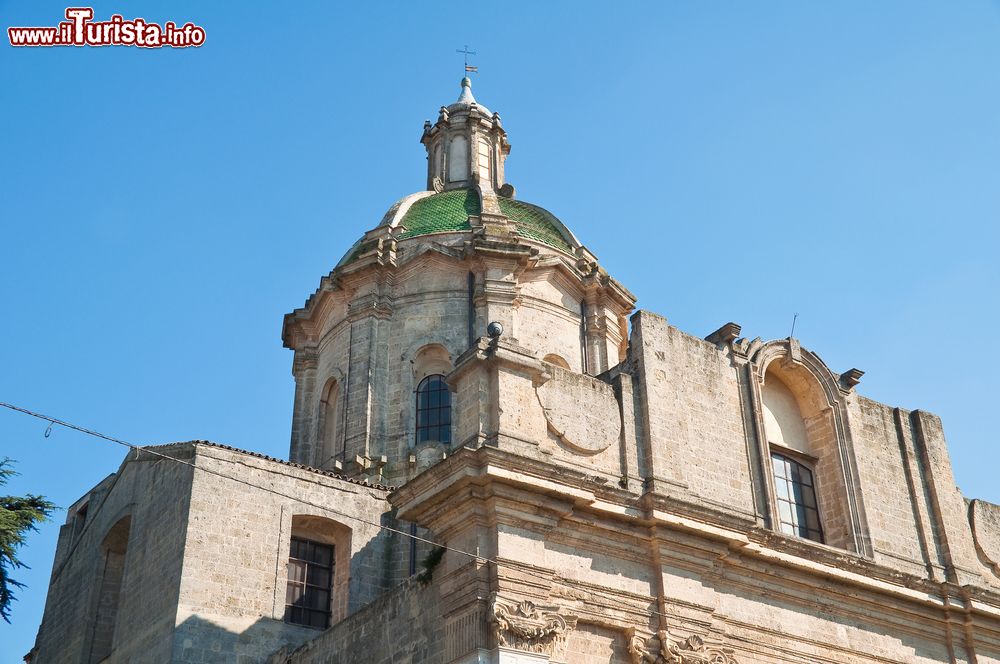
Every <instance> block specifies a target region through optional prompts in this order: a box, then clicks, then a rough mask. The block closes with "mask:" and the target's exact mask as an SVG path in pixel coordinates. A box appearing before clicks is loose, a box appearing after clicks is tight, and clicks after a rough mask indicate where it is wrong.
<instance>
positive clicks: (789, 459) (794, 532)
mask: <svg viewBox="0 0 1000 664" xmlns="http://www.w3.org/2000/svg"><path fill="white" fill-rule="evenodd" d="M768 447H769V455H768V456H769V459H768V460H769V466H770V473H771V481H772V486H773V488H774V494H773V498H774V513H775V515H776V517H777V523H775V524H774V530H775V531H776V532H778V533H781V534H782V535H787V536H789V537H797V538H799V539H804V540H808V541H810V542H816V543H818V544H825V543H826V535H825V533H824V531H823V510H822V508H821V507H820V504H819V490H818V488H817V486H816V463H817V460H816V459H814V458H812V457H810V456H809V455H807V454H803V453H801V452H798V451H796V450H793V449H791V448H788V447H784V446H778V445H775V444H773V443H771V444H770V445H769V446H768ZM776 459H781V460H782V461H783V462H784V463H785V468H786V472H787V473H788V476H787V477H786V476H779V475H778V472H777V470H776V468H775V460H776ZM796 468H798V469H800V471H805V473H806V476H807V477H808V480H809V482H808V483H804V482H801V481H800V480H799V479H797V478H795V477H793V475H794V474H795V473H794V470H795V469H796ZM799 475H800V477H801V472H800V473H799ZM781 484H783V485H784V489H785V494H786V495H785V496H782V488H781V486H780V485H781ZM797 487H798V488H799V491H798V492H796V488H797ZM806 490H808V494H811V501H812V505H809V504H808V503H809V500H808V499H805V496H807V495H808V494H807V493H806V492H805V491H806ZM800 501H801V502H800ZM782 503H786V504H787V505H788V513H789V520H787V521H786V520H785V518H784V517H783V515H782V512H781V504H782ZM810 511H811V512H813V513H814V514H815V519H816V526H815V528H813V527H811V526H810V525H809V522H808V516H807V515H806V513H808V512H810ZM800 518H804V519H805V522H804V523H799V519H800ZM786 526H787V527H788V528H789V529H791V531H789V530H786V529H785V527H786Z"/></svg>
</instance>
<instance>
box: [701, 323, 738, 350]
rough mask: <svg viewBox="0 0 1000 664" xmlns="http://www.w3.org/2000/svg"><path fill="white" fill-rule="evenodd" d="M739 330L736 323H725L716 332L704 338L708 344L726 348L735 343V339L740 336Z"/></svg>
mask: <svg viewBox="0 0 1000 664" xmlns="http://www.w3.org/2000/svg"><path fill="white" fill-rule="evenodd" d="M741 329H742V328H741V327H740V326H739V325H737V324H736V323H726V324H725V325H723V326H722V327H720V328H719V329H718V330H716V331H715V332H712V333H711V334H710V335H708V336H707V337H705V341H707V342H708V343H710V344H716V345H725V346H728V345H730V344H732V343H733V342H734V341H736V339H737V337H739V336H740V330H741Z"/></svg>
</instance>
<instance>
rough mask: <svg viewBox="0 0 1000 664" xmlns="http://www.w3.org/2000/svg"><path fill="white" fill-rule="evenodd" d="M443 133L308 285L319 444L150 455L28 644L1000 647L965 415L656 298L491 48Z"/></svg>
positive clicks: (293, 328) (283, 648) (310, 404)
mask: <svg viewBox="0 0 1000 664" xmlns="http://www.w3.org/2000/svg"><path fill="white" fill-rule="evenodd" d="M421 142H422V143H423V145H424V146H425V148H426V150H427V155H428V160H427V164H428V167H427V186H426V190H425V191H422V192H419V193H415V194H412V195H409V196H406V197H404V198H402V199H401V200H399V201H398V202H397V203H396V204H395V205H393V206H392V207H391V208H390V209H389V211H388V212H387V213H386V214H385V216H384V218H383V219H382V221H381V222H380V223H379V224H378V225H377V226H376V227H375V228H373V229H372V230H370V231H368V232H367V233H365V234H364V235H363V236H362V237H361V238H360V239H359V240H358V241H357V242H356V243H355V245H354V246H353V247H351V248H350V250H349V251H348V252H347V254H346V255H345V256H344V257H343V259H341V261H340V262H339V263H338V264H337V266H336V267H335V268H334V269H333V270H332V271H331V272H330V273H329V274H328V275H327V276H325V277H323V278H322V280H321V282H320V286H319V288H318V289H317V290H316V292H315V293H313V294H312V295H311V296H310V297H309V299H308V300H307V301H306V303H305V305H304V306H303V307H302V308H300V309H296V310H295V311H293V312H292V313H290V314H288V315H287V316H286V317H285V321H284V327H283V331H282V336H283V340H284V343H285V345H286V346H287V347H288V348H290V349H291V350H293V351H294V360H293V369H292V372H293V375H294V378H295V401H294V415H293V422H292V431H291V446H290V451H289V460H287V461H285V460H279V459H274V458H269V457H264V456H262V455H259V454H255V453H251V452H247V451H243V450H238V449H234V448H230V447H226V446H222V445H217V444H213V443H209V442H205V441H192V442H187V443H175V444H170V445H162V446H157V447H149V448H142V449H140V450H136V451H133V452H132V453H130V454H129V455H128V456H127V457H126V459H125V460H124V461H123V463H122V465H121V466H120V467H119V468H118V470H117V471H116V472H115V473H113V474H112V475H110V476H109V477H108V478H107V479H105V480H104V481H102V482H101V483H100V484H98V485H97V486H96V487H94V489H92V490H91V491H89V492H88V493H87V494H86V495H85V496H84V497H82V498H81V499H80V500H79V501H78V502H77V503H76V504H75V505H73V506H72V507H71V508H70V509H69V510H68V511H67V512H68V515H67V522H66V524H65V525H64V526H63V528H62V530H61V532H60V537H59V543H58V547H57V552H56V556H55V562H54V565H53V571H52V578H51V582H50V586H49V591H48V599H47V602H46V608H45V615H44V618H43V621H42V624H41V626H40V628H39V632H38V637H37V640H36V645H35V648H34V649H33V650H32V651H31V653H29V654H28V655H27V656H26V658H25V659H26V661H29V662H31V664H48V663H66V662H74V663H81V664H96V663H97V662H226V663H233V664H250V663H261V664H264V663H267V664H307V663H317V664H319V663H337V662H345V663H353V662H365V663H371V664H501V663H502V664H535V663H540V662H556V663H562V664H778V663H782V664H792V663H795V664H801V663H807V662H808V663H814V662H823V663H826V662H830V663H833V662H838V663H848V662H850V663H855V662H857V663H872V664H875V663H879V664H884V663H888V662H908V663H909V662H913V663H930V662H963V663H968V664H973V663H976V664H986V663H989V662H1000V507H998V506H996V505H993V504H990V503H987V502H984V501H980V500H970V499H967V498H965V497H963V496H962V495H961V493H960V492H959V491H958V489H957V488H956V486H955V482H954V478H953V476H952V470H951V465H950V461H949V458H948V450H947V446H946V443H945V439H944V435H943V430H942V426H941V422H940V420H939V419H938V418H937V417H935V416H934V415H932V414H930V413H927V412H924V411H907V410H904V409H901V408H896V407H893V406H889V405H884V404H881V403H877V402H875V401H872V400H870V399H867V398H865V397H864V396H862V395H861V394H859V393H858V389H857V387H858V385H859V382H860V380H861V377H862V372H861V371H859V370H857V369H851V368H849V369H846V370H834V369H831V368H830V367H828V366H827V365H826V364H825V363H824V362H823V361H822V360H821V359H820V357H819V355H817V354H816V353H815V352H814V351H813V350H811V349H808V348H804V347H802V346H801V344H800V343H799V341H798V340H797V339H795V338H786V339H776V340H771V341H762V340H761V339H759V338H758V339H752V340H750V339H747V338H745V337H743V336H741V330H740V326H739V325H737V324H735V323H726V324H725V325H722V326H721V327H719V329H718V330H716V331H714V332H712V333H711V334H709V335H707V336H706V337H698V336H692V335H690V334H687V333H685V332H683V331H681V330H679V329H677V328H675V327H673V326H671V325H670V324H669V323H668V322H667V321H666V320H665V319H664V318H663V317H661V316H658V315H656V314H654V313H650V312H647V311H638V312H635V313H634V309H635V297H634V296H633V295H632V294H631V293H630V292H629V291H628V290H627V289H626V288H625V287H624V286H623V285H622V284H620V283H618V282H617V281H616V280H615V279H614V278H613V277H611V276H610V275H609V274H608V273H607V272H606V271H605V270H604V269H603V268H602V267H601V266H600V264H599V263H598V261H597V258H596V257H595V256H594V254H592V253H591V252H590V251H589V250H588V249H587V248H586V247H584V246H583V245H582V244H581V243H580V242H579V240H578V239H577V238H576V237H575V236H574V235H573V234H572V233H571V232H570V230H569V229H568V228H567V227H566V226H565V225H564V224H563V223H562V222H561V221H560V220H559V219H557V218H556V217H555V216H554V215H552V214H551V213H549V212H548V211H547V210H545V209H544V208H541V207H539V206H537V205H534V204H530V203H527V202H524V201H521V200H519V199H518V198H517V197H516V192H515V190H514V188H513V187H512V186H511V185H510V184H509V183H507V182H506V178H505V161H506V157H507V155H508V154H509V152H510V144H509V143H508V140H507V134H506V132H505V130H504V128H503V125H502V123H501V120H500V116H499V115H497V114H496V113H493V112H491V111H490V110H489V109H487V108H486V107H485V106H483V105H482V104H480V103H478V102H477V100H476V99H475V97H474V96H473V94H472V89H471V82H470V81H469V80H468V79H464V80H463V81H462V88H461V95H460V97H459V99H458V100H457V101H456V102H455V103H453V104H450V105H448V106H444V107H442V108H441V110H440V113H439V115H438V118H437V121H436V122H434V123H431V122H427V123H425V125H424V129H423V135H422V138H421Z"/></svg>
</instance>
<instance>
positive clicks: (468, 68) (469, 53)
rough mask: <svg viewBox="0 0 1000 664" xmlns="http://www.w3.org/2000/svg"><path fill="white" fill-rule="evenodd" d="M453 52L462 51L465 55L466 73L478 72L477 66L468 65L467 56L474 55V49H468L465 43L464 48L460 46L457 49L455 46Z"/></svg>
mask: <svg viewBox="0 0 1000 664" xmlns="http://www.w3.org/2000/svg"><path fill="white" fill-rule="evenodd" d="M455 52H456V53H462V54H463V55H464V56H465V71H466V73H468V72H472V73H473V74H478V73H479V67H471V66H469V56H470V55H476V52H475V51H470V50H469V45H468V44H466V45H465V48H462V49H457V48H456V49H455Z"/></svg>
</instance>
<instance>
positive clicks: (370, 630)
mask: <svg viewBox="0 0 1000 664" xmlns="http://www.w3.org/2000/svg"><path fill="white" fill-rule="evenodd" d="M438 602H439V599H438V590H437V587H436V586H435V585H434V584H423V583H421V582H420V581H418V580H417V579H411V580H410V581H407V582H406V583H404V584H402V585H400V586H398V587H397V588H395V589H393V590H391V591H389V592H387V593H385V594H384V595H382V596H381V597H380V598H379V599H378V600H376V601H375V602H373V603H371V604H369V605H368V606H367V607H365V608H364V609H362V610H361V611H359V612H358V613H356V614H354V615H353V616H351V617H350V618H348V619H347V620H344V621H343V622H341V623H340V624H338V625H335V626H334V627H331V628H330V629H328V630H327V631H325V632H323V634H322V635H321V636H319V637H317V638H316V639H314V640H312V641H310V642H309V643H307V644H305V645H303V646H301V647H300V648H298V649H296V650H294V651H291V652H288V651H287V650H286V651H283V652H279V653H276V655H275V656H274V657H272V658H271V659H270V660H269V661H268V664H334V663H338V662H364V664H403V663H406V664H445V662H444V661H443V659H442V650H443V647H442V643H441V626H442V621H441V613H440V610H439V606H438Z"/></svg>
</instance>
